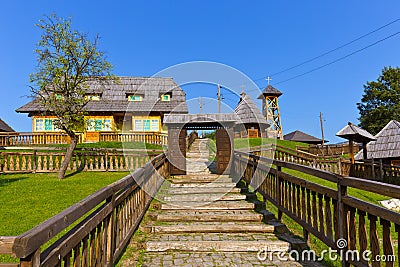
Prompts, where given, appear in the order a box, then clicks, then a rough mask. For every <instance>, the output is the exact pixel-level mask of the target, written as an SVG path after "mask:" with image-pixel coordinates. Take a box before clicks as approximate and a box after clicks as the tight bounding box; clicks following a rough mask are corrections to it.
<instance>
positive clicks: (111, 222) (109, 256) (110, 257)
mask: <svg viewBox="0 0 400 267" xmlns="http://www.w3.org/2000/svg"><path fill="white" fill-rule="evenodd" d="M106 203H107V204H108V203H112V210H114V209H115V195H112V196H111V197H109V198H107V200H106ZM115 214H116V213H115V212H112V213H111V214H110V216H109V218H108V222H107V229H106V230H105V231H107V251H106V259H105V262H106V266H113V263H114V250H115V231H116V230H115V225H116V224H115V220H116V217H115V216H116V215H115Z"/></svg>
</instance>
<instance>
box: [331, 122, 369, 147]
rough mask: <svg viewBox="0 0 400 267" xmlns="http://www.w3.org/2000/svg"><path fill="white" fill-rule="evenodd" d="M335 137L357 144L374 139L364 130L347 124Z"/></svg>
mask: <svg viewBox="0 0 400 267" xmlns="http://www.w3.org/2000/svg"><path fill="white" fill-rule="evenodd" d="M336 136H339V137H342V138H344V139H347V140H352V141H355V142H357V143H365V142H369V141H371V140H375V137H374V136H373V135H372V134H370V133H369V132H367V131H366V130H364V129H362V128H360V127H358V126H356V125H354V124H352V123H351V122H349V123H348V124H347V125H346V126H345V127H344V128H343V129H341V130H340V131H339V132H337V133H336Z"/></svg>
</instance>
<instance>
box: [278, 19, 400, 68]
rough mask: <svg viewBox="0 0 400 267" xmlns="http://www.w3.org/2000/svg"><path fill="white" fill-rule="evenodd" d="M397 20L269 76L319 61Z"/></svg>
mask: <svg viewBox="0 0 400 267" xmlns="http://www.w3.org/2000/svg"><path fill="white" fill-rule="evenodd" d="M399 20H400V18H398V19H395V20H393V21H392V22H389V23H387V24H385V25H383V26H381V27H379V28H377V29H375V30H373V31H370V32H368V33H366V34H364V35H361V36H360V37H358V38H356V39H354V40H352V41H350V42H348V43H345V44H343V45H340V46H338V47H336V48H334V49H331V50H329V51H327V52H325V53H322V54H321V55H319V56H316V57H313V58H311V59H308V60H306V61H303V62H301V63H299V64H297V65H294V66H292V67H289V68H286V69H284V70H281V71H278V72H276V73H273V74H271V76H276V75H279V74H282V73H284V72H287V71H289V70H292V69H295V68H297V67H300V66H303V65H305V64H307V63H310V62H312V61H314V60H317V59H319V58H321V57H324V56H326V55H328V54H331V53H333V52H335V51H337V50H339V49H342V48H343V47H346V46H348V45H351V44H352V43H355V42H357V41H358V40H361V39H362V38H364V37H367V36H369V35H371V34H373V33H375V32H377V31H380V30H382V29H384V28H386V27H388V26H390V25H392V24H394V23H396V22H398V21H399Z"/></svg>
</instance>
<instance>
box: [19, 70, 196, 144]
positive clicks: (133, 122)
mask: <svg viewBox="0 0 400 267" xmlns="http://www.w3.org/2000/svg"><path fill="white" fill-rule="evenodd" d="M87 86H88V89H87V90H86V91H87V93H86V97H87V98H88V99H89V100H90V101H89V102H88V104H87V105H86V111H87V116H86V118H85V120H86V132H85V135H86V137H88V136H94V139H96V134H97V135H98V133H99V132H124V133H162V132H166V128H165V127H164V125H163V118H164V114H169V113H178V114H186V113H188V108H187V105H186V94H185V92H184V91H183V90H182V89H181V88H180V87H179V86H178V85H177V84H176V83H175V82H174V81H173V79H172V78H160V77H119V81H117V82H115V83H109V84H104V83H101V82H99V81H97V80H91V81H88V82H87ZM17 112H20V113H28V114H29V116H30V117H32V132H34V133H37V132H57V131H60V130H59V129H57V128H56V127H55V126H54V123H53V122H54V120H56V117H55V116H53V115H52V114H47V115H46V116H44V115H43V113H45V110H43V107H41V105H40V103H39V101H38V100H33V101H31V102H29V103H27V104H26V105H24V106H22V107H20V108H19V109H17Z"/></svg>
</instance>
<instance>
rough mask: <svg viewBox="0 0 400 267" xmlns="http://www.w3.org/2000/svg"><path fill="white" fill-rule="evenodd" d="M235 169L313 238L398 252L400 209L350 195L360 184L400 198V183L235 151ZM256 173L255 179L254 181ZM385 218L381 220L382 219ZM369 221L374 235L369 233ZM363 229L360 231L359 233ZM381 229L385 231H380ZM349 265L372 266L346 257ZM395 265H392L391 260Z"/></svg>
mask: <svg viewBox="0 0 400 267" xmlns="http://www.w3.org/2000/svg"><path fill="white" fill-rule="evenodd" d="M287 169H290V170H295V171H298V172H300V173H303V174H307V175H312V176H314V177H317V178H320V179H323V180H327V181H330V182H333V185H336V189H334V188H327V187H325V186H321V185H319V184H317V183H312V182H309V181H307V180H306V179H303V178H300V177H298V176H297V175H293V174H289V173H287V171H286V170H287ZM232 172H233V174H234V175H235V176H236V177H240V178H242V179H243V181H244V182H245V183H246V184H248V185H250V184H251V185H254V184H257V185H258V187H257V188H256V190H257V192H259V193H260V194H261V195H262V196H263V198H264V200H266V201H269V202H270V203H272V204H274V205H275V206H276V207H277V208H278V219H279V220H280V219H281V218H282V214H286V215H287V216H289V217H290V218H291V219H293V220H294V221H295V222H296V223H298V224H299V225H301V226H302V227H303V231H304V238H305V239H306V240H307V239H308V235H309V233H312V234H313V235H315V236H316V237H317V238H319V239H320V240H321V241H322V242H324V243H325V244H326V245H327V246H329V247H331V248H333V249H342V251H343V252H346V251H347V250H357V251H359V253H363V252H364V251H366V250H367V249H370V250H371V255H372V257H375V259H376V257H377V256H378V255H380V254H381V250H380V248H383V250H382V251H383V254H384V255H386V256H388V255H395V253H397V254H396V256H397V259H399V257H400V252H395V251H394V249H393V247H394V241H393V240H396V239H398V238H399V236H400V213H397V212H394V211H391V210H388V209H386V208H384V207H380V206H377V205H376V204H374V203H370V202H368V201H364V200H360V199H357V198H355V197H352V196H349V195H348V193H347V192H348V190H347V188H355V189H360V190H364V191H365V192H367V193H368V192H371V193H376V194H380V195H383V196H386V197H390V198H400V186H396V185H390V184H386V183H382V182H378V181H370V180H365V179H360V178H355V177H348V176H341V175H338V174H335V173H332V172H329V171H324V170H318V169H315V168H312V167H309V166H302V165H299V164H296V163H291V162H283V161H280V160H276V159H270V158H265V157H260V156H256V155H252V154H249V153H244V152H238V151H235V152H234V158H233V163H232ZM253 179H255V181H253ZM378 222H380V224H378ZM367 227H369V232H370V235H367ZM356 233H358V234H356ZM380 233H382V234H381V236H379V235H380ZM340 238H342V239H345V240H346V241H347V244H348V247H346V248H338V247H337V244H336V241H337V240H339V239H340ZM343 261H344V266H345V265H346V266H347V265H348V264H353V265H355V266H366V262H364V261H362V260H361V261H357V260H354V259H346V258H344V259H343ZM387 266H392V265H387Z"/></svg>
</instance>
